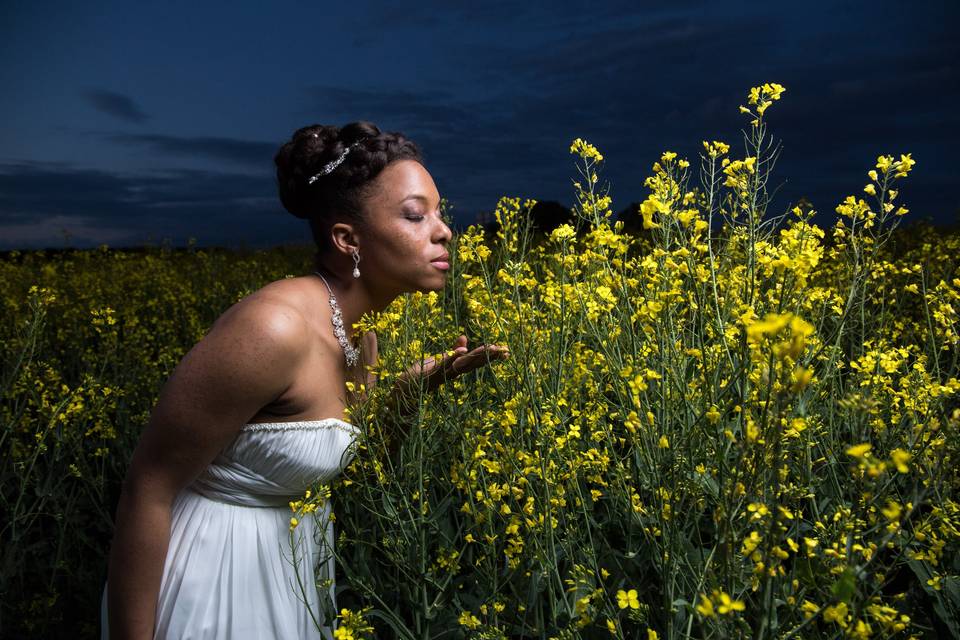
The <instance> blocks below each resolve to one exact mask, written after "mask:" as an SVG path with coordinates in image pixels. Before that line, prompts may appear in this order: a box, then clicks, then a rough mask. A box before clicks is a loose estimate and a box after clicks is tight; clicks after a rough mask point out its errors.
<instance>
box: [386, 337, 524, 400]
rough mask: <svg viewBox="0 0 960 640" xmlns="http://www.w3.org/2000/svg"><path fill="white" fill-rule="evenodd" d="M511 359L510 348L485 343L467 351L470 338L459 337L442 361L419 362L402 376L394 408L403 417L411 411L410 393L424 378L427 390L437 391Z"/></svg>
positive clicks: (394, 391)
mask: <svg viewBox="0 0 960 640" xmlns="http://www.w3.org/2000/svg"><path fill="white" fill-rule="evenodd" d="M509 357H510V348H509V347H507V346H505V345H490V344H484V345H480V346H479V347H475V348H474V349H473V350H468V349H467V336H465V335H461V336H459V337H458V338H457V340H456V342H455V343H454V345H453V348H452V349H451V350H449V351H448V352H446V353H445V354H444V355H443V356H442V357H441V358H440V359H439V360H438V359H437V358H434V357H430V358H427V359H425V360H424V361H423V362H419V363H415V364H414V365H413V366H411V367H410V368H409V369H407V370H406V371H405V372H404V373H402V374H400V376H399V377H398V380H397V383H396V385H394V389H393V399H392V400H393V401H392V403H391V406H392V407H393V408H395V409H396V410H398V411H399V412H400V413H401V414H406V413H408V412H409V411H410V410H411V407H410V406H409V405H410V402H411V399H410V397H409V395H408V394H409V393H410V392H411V390H412V389H415V388H416V386H417V385H416V384H415V381H416V380H417V379H418V377H419V378H422V379H423V388H424V390H425V391H435V390H436V389H438V388H439V387H440V385H442V384H443V383H444V382H447V381H449V380H452V379H453V378H456V377H457V376H460V375H463V374H464V373H467V372H468V371H473V370H474V369H478V368H480V367H482V366H484V365H487V364H491V363H493V362H495V361H498V360H504V359H506V358H509Z"/></svg>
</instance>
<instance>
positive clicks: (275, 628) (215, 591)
mask: <svg viewBox="0 0 960 640" xmlns="http://www.w3.org/2000/svg"><path fill="white" fill-rule="evenodd" d="M358 431H359V430H358V429H357V427H355V426H353V425H352V424H350V423H349V422H346V421H344V420H340V419H339V418H325V419H323V420H307V421H299V422H269V423H255V424H254V423H251V424H245V425H244V426H243V427H241V429H240V432H239V433H238V434H237V437H236V438H235V439H234V440H233V441H232V442H231V443H230V444H229V445H227V446H226V447H225V448H224V449H223V451H221V452H220V454H219V455H218V456H217V457H216V459H214V461H213V462H212V463H211V464H210V466H209V467H207V469H206V470H205V471H204V472H203V473H202V474H201V475H200V477H199V478H197V480H196V481H194V482H193V483H192V484H191V485H190V486H188V487H186V488H185V489H183V491H181V492H180V493H179V494H178V495H177V497H176V498H175V500H174V502H173V508H172V514H171V516H172V521H171V526H170V544H169V547H168V548H167V557H166V561H165V563H164V567H163V578H162V580H161V583H160V594H159V598H158V600H157V619H156V626H155V627H154V638H157V639H168V638H169V639H172V638H176V639H178V640H186V639H200V638H203V639H204V640H208V639H209V640H213V639H217V640H227V639H234V640H239V639H244V640H246V639H248V638H251V639H252V638H262V639H269V638H284V639H294V638H325V639H330V638H332V637H333V635H332V634H333V629H334V628H335V622H334V621H332V620H325V619H324V613H323V612H324V609H325V607H324V605H323V604H322V603H321V598H320V593H319V592H318V589H317V587H316V586H315V585H316V584H317V581H318V580H320V581H322V580H324V579H327V578H329V579H330V580H331V584H330V587H329V594H330V599H331V601H332V602H333V603H334V608H333V609H332V610H333V611H336V608H335V600H334V585H333V583H332V580H333V579H334V558H333V556H332V555H331V554H330V552H329V549H332V548H333V544H334V532H333V523H332V522H331V520H330V517H329V516H330V503H329V502H327V504H326V505H325V506H324V509H323V510H322V512H321V510H320V509H318V510H317V518H316V521H315V520H314V518H312V517H310V516H306V517H304V518H302V519H301V521H300V524H299V525H298V526H297V527H296V528H295V529H294V530H293V532H292V533H293V536H294V542H293V544H291V540H290V536H291V531H290V518H291V516H293V515H294V514H293V512H292V511H291V510H290V506H289V502H290V501H291V500H299V499H301V498H302V497H303V494H304V492H305V491H306V489H308V488H309V487H310V486H312V485H313V484H315V483H316V482H318V481H320V482H327V481H329V480H331V479H333V478H334V477H335V476H337V475H338V474H339V473H340V472H341V471H342V470H343V468H344V467H345V466H346V465H347V464H348V463H349V462H350V460H351V459H352V458H353V455H354V449H353V447H352V444H353V443H354V441H355V438H356V435H357V433H358ZM298 584H299V585H302V587H300V586H298ZM304 601H306V603H308V604H309V607H308V606H307V604H304ZM312 616H316V617H317V620H316V623H315V622H314V620H313V617H312ZM100 618H101V625H102V635H101V638H104V639H105V638H108V637H109V630H108V628H107V585H104V590H103V600H102V602H101V607H100ZM318 627H320V628H319V629H318Z"/></svg>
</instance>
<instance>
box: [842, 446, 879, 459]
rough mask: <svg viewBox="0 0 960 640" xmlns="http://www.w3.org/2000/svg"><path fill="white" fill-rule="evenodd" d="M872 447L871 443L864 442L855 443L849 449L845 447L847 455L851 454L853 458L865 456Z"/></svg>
mask: <svg viewBox="0 0 960 640" xmlns="http://www.w3.org/2000/svg"><path fill="white" fill-rule="evenodd" d="M872 448H873V445H871V444H868V443H866V442H865V443H863V444H856V445H853V446H852V447H850V448H849V449H847V455H848V456H853V457H854V458H860V459H862V458H863V457H864V456H866V455H867V454H868V453H869V452H870V449H872Z"/></svg>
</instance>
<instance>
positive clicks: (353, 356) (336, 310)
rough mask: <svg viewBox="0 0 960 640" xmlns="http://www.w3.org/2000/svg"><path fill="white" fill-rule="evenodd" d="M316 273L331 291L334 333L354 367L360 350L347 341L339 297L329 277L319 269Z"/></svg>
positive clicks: (349, 362)
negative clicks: (330, 283) (324, 275)
mask: <svg viewBox="0 0 960 640" xmlns="http://www.w3.org/2000/svg"><path fill="white" fill-rule="evenodd" d="M314 273H315V274H317V275H318V276H320V279H321V280H323V284H325V285H327V291H328V292H329V293H330V308H331V309H333V335H335V336H337V342H339V343H340V346H341V347H343V353H344V354H345V355H346V357H347V366H348V367H352V366H353V365H355V364H357V360H358V359H359V358H360V350H359V349H355V348H354V346H353V345H352V344H350V343H349V342H347V332H346V331H344V329H343V318H342V317H341V315H340V305H338V304H337V299H336V297H335V296H334V295H333V290H332V289H330V285H329V284H328V283H327V279H326V278H324V277H323V274H322V273H320V272H319V271H314Z"/></svg>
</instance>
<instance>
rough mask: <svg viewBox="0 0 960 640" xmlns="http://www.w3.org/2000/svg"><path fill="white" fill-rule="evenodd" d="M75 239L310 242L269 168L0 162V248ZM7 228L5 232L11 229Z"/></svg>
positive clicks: (83, 242)
mask: <svg viewBox="0 0 960 640" xmlns="http://www.w3.org/2000/svg"><path fill="white" fill-rule="evenodd" d="M61 229H66V230H67V231H68V232H69V233H70V235H71V242H72V244H73V245H74V246H96V245H97V244H100V243H107V244H111V243H115V242H124V243H128V244H134V245H136V244H142V243H143V242H144V241H145V239H146V238H148V237H155V238H157V237H167V238H172V239H174V240H175V241H176V242H178V243H183V242H185V241H186V239H187V238H188V237H195V238H197V239H198V241H199V242H200V243H201V244H216V245H220V244H226V245H233V246H237V245H240V244H246V245H248V246H270V245H274V244H282V243H289V242H300V243H309V242H310V234H309V230H308V228H307V227H306V225H305V223H303V221H301V220H297V219H295V218H294V217H293V216H290V215H289V214H287V213H286V212H285V211H284V210H283V209H282V207H281V205H280V203H279V198H278V197H277V195H276V186H275V184H274V182H273V177H272V176H270V175H267V174H265V175H262V176H251V175H248V174H238V173H222V172H212V171H197V170H177V171H163V172H154V173H149V174H122V173H112V172H106V171H98V170H91V169H80V168H76V167H72V166H69V165H64V164H59V163H36V162H22V163H3V164H0V238H2V240H0V249H13V248H36V247H44V246H62V245H63V244H64V236H63V232H62V231H61ZM8 232H9V233H8Z"/></svg>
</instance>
